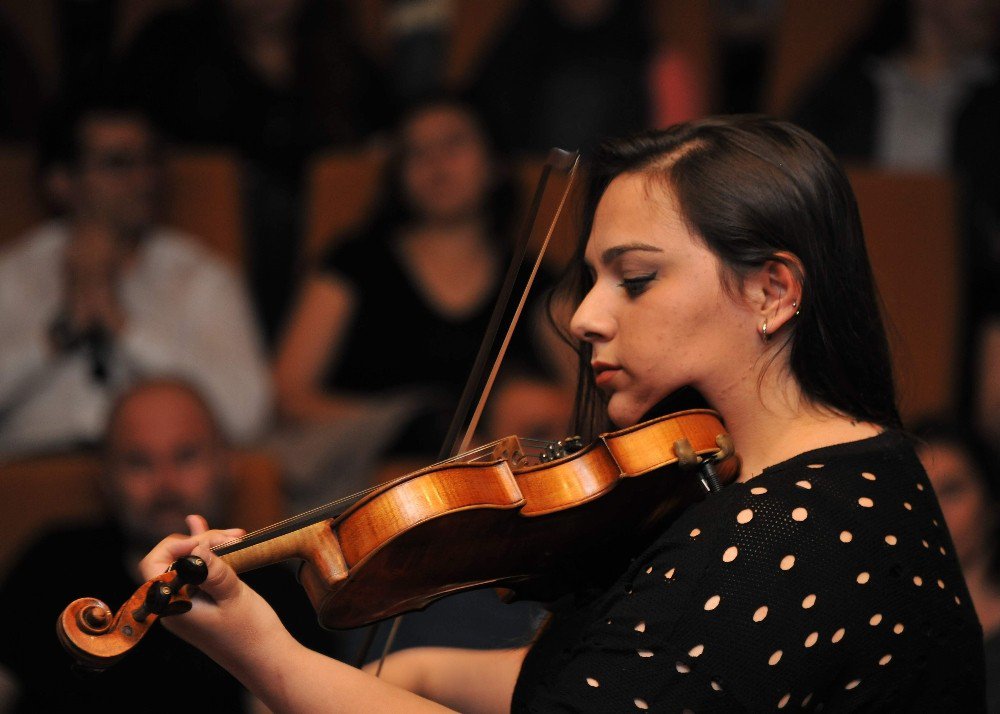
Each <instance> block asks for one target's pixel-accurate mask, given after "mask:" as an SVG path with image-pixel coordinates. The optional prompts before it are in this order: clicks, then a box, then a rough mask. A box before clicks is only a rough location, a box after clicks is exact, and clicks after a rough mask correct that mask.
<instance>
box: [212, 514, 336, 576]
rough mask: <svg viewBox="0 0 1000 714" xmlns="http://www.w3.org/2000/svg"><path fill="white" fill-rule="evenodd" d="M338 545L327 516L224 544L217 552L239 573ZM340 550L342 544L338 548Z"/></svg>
mask: <svg viewBox="0 0 1000 714" xmlns="http://www.w3.org/2000/svg"><path fill="white" fill-rule="evenodd" d="M331 545H337V544H336V538H334V536H333V532H332V530H331V529H330V520H329V519H324V520H321V521H317V522H316V523H312V524H310V525H307V526H305V527H303V528H298V529H296V530H293V531H290V532H287V533H282V534H280V535H274V536H269V537H267V538H265V539H247V540H245V541H243V540H241V541H236V542H234V543H232V544H225V545H223V546H221V547H219V548H218V549H216V553H217V554H218V555H219V557H221V558H222V559H223V560H224V561H225V562H226V563H228V564H229V565H230V566H232V568H233V570H235V571H236V572H237V573H245V572H248V571H250V570H256V569H257V568H262V567H264V566H265V565H272V564H274V563H280V562H282V561H285V560H296V559H298V560H309V559H310V558H312V557H314V555H315V553H316V552H317V550H319V549H322V548H324V547H328V546H331ZM336 550H337V552H339V547H338V548H337V549H336Z"/></svg>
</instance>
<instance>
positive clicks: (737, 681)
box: [515, 451, 971, 713]
mask: <svg viewBox="0 0 1000 714" xmlns="http://www.w3.org/2000/svg"><path fill="white" fill-rule="evenodd" d="M818 453H819V452H817V454H818ZM832 454H833V452H832V451H830V452H829V453H827V452H824V453H823V457H824V458H822V460H820V459H816V460H812V461H805V460H800V461H798V463H797V466H795V468H791V467H790V468H788V469H787V470H784V471H781V470H775V471H771V470H765V472H764V473H763V474H761V475H759V476H757V477H756V478H754V479H753V480H752V481H750V482H748V483H745V484H734V485H732V486H728V487H726V488H724V489H723V491H722V493H721V494H713V495H710V496H708V497H706V498H705V500H704V502H703V503H701V504H699V506H698V507H696V508H695V507H693V508H691V509H689V510H688V512H686V513H684V514H683V515H682V516H681V517H680V518H678V520H677V521H676V524H675V525H672V526H671V528H670V530H669V531H668V534H665V536H664V538H663V545H662V547H660V546H657V548H659V549H658V550H657V549H653V550H651V551H650V552H653V553H654V555H653V556H652V557H648V558H647V557H646V556H643V557H642V558H637V559H636V561H635V563H634V565H633V566H632V569H631V572H632V573H634V575H632V576H630V578H628V579H625V580H623V581H622V583H621V584H620V585H619V586H618V587H619V588H620V589H619V590H618V591H617V595H615V596H614V598H612V599H610V600H608V602H610V603H612V605H611V606H610V609H608V610H607V612H606V613H605V612H602V613H601V614H600V615H599V618H600V620H599V621H600V623H601V624H602V625H603V623H604V622H605V620H607V621H608V622H609V623H610V624H608V625H607V630H606V634H597V633H591V632H590V631H587V632H586V635H585V637H586V638H587V639H585V640H584V643H585V647H584V649H585V650H586V649H587V648H589V647H593V648H595V649H600V648H603V647H607V648H608V651H607V652H606V653H605V654H603V655H602V658H597V657H595V658H594V659H591V660H587V661H583V660H581V664H580V667H579V668H578V669H576V670H574V671H575V676H574V677H573V678H572V679H567V680H566V681H567V682H571V683H573V686H575V688H576V689H575V691H577V692H579V693H581V694H582V693H586V694H587V696H588V697H590V700H588V703H586V705H584V704H582V703H577V705H576V706H571V705H570V704H569V703H566V704H555V701H556V700H557V699H558V696H556V694H555V693H554V691H555V690H551V689H545V691H546V692H548V693H549V694H547V695H546V696H551V697H554V699H553V700H552V701H553V706H552V707H551V709H553V710H585V711H595V712H596V711H601V712H603V711H623V710H628V709H629V708H632V709H638V710H652V711H674V712H684V711H691V712H702V713H703V712H706V711H719V710H727V709H729V708H733V704H734V703H736V702H739V704H740V705H742V706H746V705H749V707H750V709H751V710H753V711H757V710H767V709H770V710H774V709H782V710H788V709H791V710H798V709H799V708H805V709H808V710H809V711H820V710H821V709H825V710H827V711H842V710H849V709H852V708H855V707H856V703H857V702H859V701H865V702H869V701H870V702H873V704H871V705H870V706H871V708H872V709H873V710H876V711H877V710H886V711H889V710H915V709H914V708H913V707H910V708H908V709H907V708H906V707H898V706H896V707H894V706H892V705H891V704H887V705H886V706H884V707H880V705H879V704H878V703H879V702H881V701H882V699H885V698H887V697H889V696H890V692H892V691H893V687H892V686H884V681H886V680H884V678H885V677H889V678H890V679H889V680H887V681H889V682H892V683H895V682H896V681H897V680H896V679H892V678H894V677H895V678H899V677H902V676H903V673H905V672H911V671H913V670H914V668H915V658H916V657H918V656H919V655H920V654H921V652H922V650H920V649H919V648H918V646H917V645H920V643H923V642H924V638H925V635H926V632H927V625H926V624H925V622H926V621H927V619H928V618H929V615H927V614H925V613H927V612H931V611H934V608H935V607H937V608H938V609H937V613H938V615H937V617H938V620H932V622H933V621H941V622H943V621H944V617H943V616H944V610H942V609H941V603H946V604H947V607H948V608H950V609H949V610H948V612H949V613H952V614H951V615H949V617H953V616H954V613H963V614H965V615H967V613H968V611H970V610H971V607H970V605H968V604H965V603H963V602H962V598H960V597H959V594H962V593H961V591H959V592H956V591H957V590H958V587H959V586H958V585H953V583H954V582H955V581H954V580H953V578H956V579H958V577H959V576H957V575H955V572H954V570H953V569H948V568H954V566H955V563H954V558H953V556H948V555H947V554H946V549H945V548H944V545H943V544H942V541H944V540H946V538H947V536H946V535H944V534H943V530H942V528H943V527H942V526H940V525H935V523H937V524H940V523H941V520H940V512H939V511H936V510H934V508H933V506H934V502H933V498H934V495H933V492H932V491H930V489H925V488H923V487H922V483H921V480H922V479H923V478H925V476H923V474H922V472H917V471H916V470H914V472H913V473H912V474H911V473H904V474H902V475H900V472H899V468H898V467H896V466H895V462H893V463H889V462H886V461H878V462H875V461H869V462H868V463H864V462H863V461H862V460H861V459H860V458H858V459H854V460H853V461H845V462H843V463H842V462H841V461H840V460H839V459H836V458H826V457H827V456H830V455H832ZM806 469H809V471H807V470H806ZM915 487H916V488H915ZM936 529H937V530H936ZM939 553H941V555H940V556H939ZM944 566H947V567H946V568H945V569H942V568H943V567H944ZM657 573H659V574H661V575H662V577H659V576H658V575H656V574H657ZM650 575H652V576H653V577H647V576H650ZM625 593H630V594H629V595H625ZM886 593H892V596H891V597H890V598H887V597H886ZM598 602H601V603H603V602H604V601H603V600H599V601H598ZM602 607H603V605H602ZM959 608H961V609H959ZM911 622H912V623H913V625H914V626H913V627H912V628H911V627H909V626H904V623H911ZM747 628H753V634H752V636H749V637H736V636H734V633H741V634H742V633H745V632H746V629H747ZM939 629H943V628H939ZM747 634H749V633H747ZM934 636H935V637H937V636H938V635H937V634H936V633H935V635H934ZM928 642H930V640H928ZM934 642H935V644H934V645H933V646H934V647H937V644H936V642H937V640H934ZM589 643H593V645H591V644H589ZM605 643H606V644H605ZM568 651H570V652H575V651H576V650H568ZM601 651H603V650H601ZM935 651H936V650H929V651H928V655H927V656H928V658H930V657H932V656H935V655H934V652H935ZM615 652H618V653H620V654H621V656H622V657H625V655H626V654H627V656H628V659H629V661H628V662H624V661H622V660H620V659H616V658H615V655H614V653H615ZM576 657H578V655H572V658H573V661H574V662H575V661H576ZM953 659H954V660H956V661H958V660H961V659H963V658H953ZM934 661H935V662H936V665H937V666H938V667H943V666H951V663H947V664H942V662H941V661H939V660H934ZM923 671H925V672H928V671H930V670H929V669H924V670H923ZM667 672H668V673H669V678H668V679H666V680H664V682H660V681H658V680H657V679H655V678H657V677H661V676H666V674H665V673H667ZM876 675H877V676H876ZM929 677H930V675H928V676H927V677H921V678H920V679H921V682H920V684H921V685H922V684H923V680H925V679H928V678H929ZM542 686H544V685H542ZM896 689H898V690H900V691H901V692H902V694H898V695H897V694H893V695H892V696H903V697H909V696H911V695H910V694H909V692H908V690H907V688H906V687H902V688H899V687H897V688H896ZM653 692H657V694H654V693H653ZM859 697H863V698H859ZM515 699H516V697H515ZM906 701H908V702H909V701H911V700H910V699H907V700H906ZM919 701H920V704H923V703H924V700H923V699H921V700H919ZM918 708H919V707H918ZM539 710H540V711H545V710H548V709H546V708H545V707H540V708H539Z"/></svg>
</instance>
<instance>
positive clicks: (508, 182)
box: [361, 93, 519, 246]
mask: <svg viewBox="0 0 1000 714" xmlns="http://www.w3.org/2000/svg"><path fill="white" fill-rule="evenodd" d="M439 109H451V110H454V111H457V112H460V113H461V114H464V115H465V116H467V117H469V119H470V120H471V121H472V122H473V124H474V125H475V126H476V129H477V130H478V131H479V133H480V134H481V136H482V138H483V142H484V144H485V147H486V150H487V153H488V154H489V157H490V161H491V164H492V167H493V172H494V176H493V182H492V184H491V187H490V191H489V195H488V196H487V197H486V204H485V206H484V208H485V210H486V212H487V214H488V225H489V229H490V234H491V236H492V237H493V238H495V239H496V240H497V241H498V242H499V243H500V244H502V245H505V246H508V245H510V241H509V236H510V232H511V230H513V228H514V225H513V222H514V220H515V219H516V217H517V210H518V199H519V193H518V190H517V183H516V182H515V181H514V179H513V177H512V175H511V171H510V167H509V166H508V165H507V163H506V162H505V161H504V159H503V157H502V156H501V155H500V154H499V153H498V152H497V151H496V143H495V141H494V140H493V135H492V131H491V128H490V126H489V124H488V123H487V122H486V121H485V120H484V119H483V117H482V116H481V115H480V114H479V112H478V111H477V109H476V108H475V106H474V105H473V104H472V103H471V102H469V101H467V100H465V99H464V98H463V97H462V96H461V95H458V94H450V93H433V94H428V95H426V96H422V97H420V98H418V99H415V100H414V101H413V102H411V103H410V104H408V105H407V106H406V107H405V108H404V109H402V110H401V111H400V113H399V115H398V117H397V118H396V121H395V124H394V129H393V131H392V137H393V143H392V146H391V150H390V153H389V157H388V159H387V160H386V163H385V166H384V167H383V170H382V176H381V186H380V188H379V191H378V195H377V197H376V200H375V204H374V206H373V209H372V210H371V211H370V212H369V216H370V219H369V220H368V222H367V223H366V225H365V226H364V227H363V228H362V230H361V233H363V234H364V235H365V236H366V237H367V238H366V239H372V240H391V238H392V236H394V235H395V234H396V231H397V230H398V229H399V228H401V227H404V226H406V225H408V224H409V223H411V222H412V221H414V220H415V219H416V218H417V214H416V213H415V211H414V210H413V207H412V206H411V205H410V204H409V201H408V199H407V196H406V190H405V187H404V186H403V171H402V169H403V162H404V161H405V147H404V146H403V144H402V141H401V140H400V137H401V134H402V132H403V130H404V129H405V128H406V126H407V125H408V124H409V123H410V122H412V121H413V120H414V119H416V118H417V117H419V116H420V115H422V114H425V113H427V112H431V111H436V110H439Z"/></svg>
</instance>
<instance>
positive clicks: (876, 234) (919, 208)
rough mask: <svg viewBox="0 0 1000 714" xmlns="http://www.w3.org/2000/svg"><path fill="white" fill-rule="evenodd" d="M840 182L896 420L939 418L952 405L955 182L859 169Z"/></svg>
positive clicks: (956, 310)
mask: <svg viewBox="0 0 1000 714" xmlns="http://www.w3.org/2000/svg"><path fill="white" fill-rule="evenodd" d="M848 176H849V178H850V181H851V184H852V185H853V187H854V191H855V193H856V195H857V198H858V206H859V208H860V211H861V220H862V223H863V225H864V230H865V237H866V240H867V244H868V253H869V256H870V258H871V262H872V268H873V270H874V272H875V279H876V281H877V284H878V288H879V292H880V293H881V296H882V299H883V301H884V304H885V312H886V316H887V318H888V319H887V326H888V331H889V340H890V344H891V346H892V351H893V362H894V367H895V369H896V380H897V385H898V395H899V400H900V410H901V412H902V416H903V419H904V421H905V420H906V419H908V418H911V417H913V416H915V415H918V414H926V413H946V412H948V411H949V410H950V409H952V408H953V407H955V406H956V405H957V399H956V397H957V395H956V393H955V388H956V385H957V383H958V381H957V380H958V368H959V366H960V361H959V347H960V345H959V341H960V324H959V321H960V320H961V314H962V313H961V284H962V275H961V271H962V268H961V263H962V260H961V259H962V256H961V253H960V251H961V249H962V248H961V246H962V244H961V241H960V239H959V224H958V214H957V206H956V186H955V182H954V180H953V179H952V178H951V177H949V176H945V175H936V174H918V173H899V172H889V171H881V170H875V169H870V168H863V167H852V168H850V169H849V170H848ZM807 292H808V290H807ZM844 348H845V349H856V348H854V347H847V346H845V347H844Z"/></svg>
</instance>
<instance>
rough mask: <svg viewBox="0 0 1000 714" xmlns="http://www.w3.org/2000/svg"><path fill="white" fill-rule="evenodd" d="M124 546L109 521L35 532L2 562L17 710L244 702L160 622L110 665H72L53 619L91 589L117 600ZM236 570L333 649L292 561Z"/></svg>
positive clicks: (5, 645)
mask: <svg viewBox="0 0 1000 714" xmlns="http://www.w3.org/2000/svg"><path fill="white" fill-rule="evenodd" d="M125 549H126V544H125V540H124V537H123V536H122V534H121V532H120V531H119V530H118V529H117V528H116V527H114V526H113V525H87V526H78V527H65V528H60V529H56V530H52V531H50V532H48V533H46V534H43V535H41V536H40V537H39V538H38V539H37V540H36V541H35V542H34V543H33V544H32V545H31V546H29V547H28V548H27V549H26V550H25V551H24V553H23V554H22V555H21V557H20V558H19V560H18V561H17V562H16V563H15V564H14V566H13V567H12V568H11V570H10V571H8V573H7V575H6V578H5V581H4V583H3V585H2V587H0V607H3V608H4V611H5V612H9V613H11V616H10V617H9V618H7V623H6V624H5V626H4V633H3V637H0V665H2V666H3V667H4V668H6V669H8V670H10V671H11V672H12V673H13V674H14V677H15V678H16V680H17V681H18V685H19V686H20V687H21V690H22V697H21V699H20V700H19V702H18V704H17V705H16V707H15V709H14V711H15V712H32V713H37V712H67V711H78V712H96V711H101V712H106V713H108V714H112V713H113V712H122V713H123V714H124V713H126V712H128V713H130V714H131V713H132V712H136V711H142V712H163V713H164V714H168V713H169V714H176V712H178V711H195V712H198V711H205V712H207V711H211V712H245V711H249V709H248V708H247V707H246V703H247V695H246V690H245V689H244V688H243V686H242V685H241V684H240V683H239V682H238V681H237V680H236V679H234V678H233V677H232V676H231V675H230V674H229V673H228V672H226V671H225V670H223V669H222V668H221V667H220V666H219V665H217V664H216V663H215V662H213V661H212V660H211V659H209V658H208V657H207V656H206V655H204V654H202V653H201V652H200V651H198V650H196V649H195V648H193V647H191V646H190V645H188V644H186V643H185V642H184V641H183V640H181V639H180V638H178V637H176V636H174V635H173V634H171V633H170V632H168V631H167V630H166V629H164V628H163V626H162V625H161V624H156V625H154V626H153V627H152V628H151V629H150V630H149V632H148V633H147V634H146V636H145V637H144V638H143V640H142V641H141V642H140V643H139V644H138V645H136V647H135V648H134V649H133V650H132V651H131V652H130V653H129V654H128V655H126V656H125V658H124V659H122V660H121V661H119V662H118V663H117V664H115V665H113V666H112V667H111V668H110V669H108V670H106V671H104V672H101V673H99V674H89V675H88V674H84V673H80V672H77V671H76V670H75V669H74V668H73V659H72V657H71V656H70V655H69V654H68V653H67V652H66V651H65V650H64V649H63V647H62V645H61V644H60V643H59V640H58V638H57V637H56V631H55V623H56V618H57V617H58V615H59V613H61V612H62V610H63V609H64V608H65V607H66V606H67V605H69V603H71V602H72V601H73V600H76V599H77V598H81V597H97V598H99V599H101V600H103V601H104V602H105V603H106V604H107V605H108V606H109V607H110V608H111V609H112V610H113V611H114V610H117V609H118V608H119V607H121V605H122V604H123V603H124V602H125V601H126V600H127V599H128V598H129V597H131V596H132V593H134V592H135V590H136V588H137V587H138V584H137V583H136V582H135V581H134V580H133V579H132V577H131V576H130V575H129V574H128V572H127V571H126V569H125V564H124V563H125V557H126V554H125ZM241 577H243V579H244V580H245V581H246V582H247V583H248V584H249V585H250V586H251V587H252V588H254V589H255V590H256V591H257V592H258V593H260V594H261V595H262V596H263V597H264V598H265V599H266V600H267V601H268V602H270V603H271V604H272V605H273V606H274V608H275V610H276V611H277V612H278V615H279V616H280V617H281V619H282V621H283V622H284V623H285V626H286V627H287V628H288V629H289V630H290V632H291V633H292V634H293V635H294V636H295V637H296V638H297V639H298V640H299V641H300V642H302V643H303V644H305V645H307V646H309V647H312V648H313V649H317V650H319V651H321V652H326V653H331V652H333V651H334V648H335V645H336V641H335V637H336V635H334V634H331V633H329V632H325V631H323V630H322V629H320V627H319V624H318V623H317V620H316V614H315V611H314V610H313V608H312V605H311V604H310V603H309V599H308V596H307V595H306V593H305V590H304V589H303V588H302V586H301V585H299V584H298V583H297V582H296V580H295V576H294V574H293V573H292V571H291V570H288V569H286V568H285V567H284V566H282V565H272V566H268V567H266V568H262V569H259V570H256V571H252V572H249V573H246V574H244V575H243V576H241Z"/></svg>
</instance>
